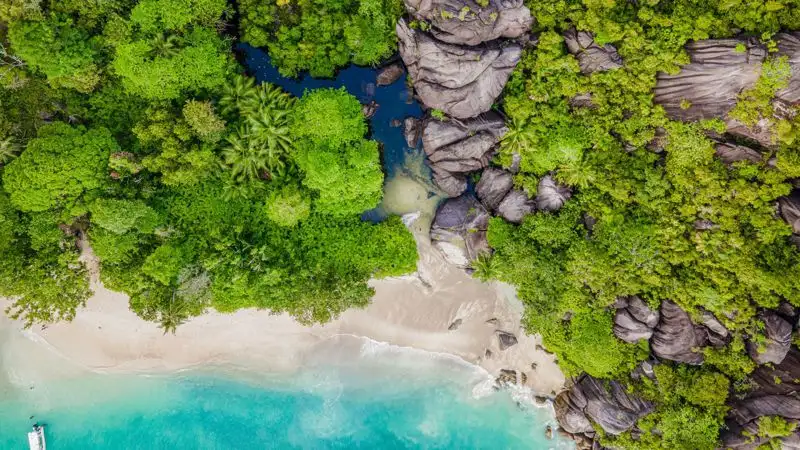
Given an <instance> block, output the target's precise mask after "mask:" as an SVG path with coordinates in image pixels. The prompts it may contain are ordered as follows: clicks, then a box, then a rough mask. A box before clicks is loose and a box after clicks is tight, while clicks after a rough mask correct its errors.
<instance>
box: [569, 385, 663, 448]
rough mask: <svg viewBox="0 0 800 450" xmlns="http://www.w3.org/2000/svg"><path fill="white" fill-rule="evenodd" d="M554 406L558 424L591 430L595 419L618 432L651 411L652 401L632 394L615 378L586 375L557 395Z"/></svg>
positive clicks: (611, 431) (571, 429) (573, 429)
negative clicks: (607, 378) (604, 379)
mask: <svg viewBox="0 0 800 450" xmlns="http://www.w3.org/2000/svg"><path fill="white" fill-rule="evenodd" d="M606 385H607V386H608V388H606ZM555 409H556V418H557V419H558V422H559V424H560V425H561V427H562V428H564V430H566V431H567V432H569V433H586V432H591V431H593V430H592V426H591V422H594V423H596V424H598V425H600V427H602V428H603V430H604V431H605V432H606V433H609V434H614V435H617V434H620V433H623V432H625V431H627V430H629V429H631V428H632V427H633V425H634V424H635V423H636V421H637V420H639V419H640V418H642V417H644V416H646V415H647V414H649V413H650V412H652V411H653V405H652V404H650V403H649V402H646V401H644V400H642V399H640V398H638V397H636V396H634V395H631V394H629V393H628V392H627V389H625V387H624V386H623V385H621V384H620V383H618V382H616V381H608V382H605V381H603V380H598V379H596V378H593V377H591V376H589V375H584V376H583V377H581V379H580V380H578V382H577V383H575V385H574V386H573V387H572V388H571V389H570V390H569V391H565V392H562V393H561V394H559V395H558V397H556V401H555ZM590 421H591V422H590Z"/></svg>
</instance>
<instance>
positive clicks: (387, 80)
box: [375, 63, 406, 86]
mask: <svg viewBox="0 0 800 450" xmlns="http://www.w3.org/2000/svg"><path fill="white" fill-rule="evenodd" d="M404 73H406V71H405V69H403V65H402V64H400V63H394V64H391V65H388V66H386V67H384V68H382V69H380V70H379V71H378V78H377V80H376V82H375V83H376V84H377V85H378V86H389V85H390V84H394V82H395V81H397V80H399V79H400V78H402V77H403V74H404Z"/></svg>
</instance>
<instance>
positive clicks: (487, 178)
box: [475, 168, 514, 211]
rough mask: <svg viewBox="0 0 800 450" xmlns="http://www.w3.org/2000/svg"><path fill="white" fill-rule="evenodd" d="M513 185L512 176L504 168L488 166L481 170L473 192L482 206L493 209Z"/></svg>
mask: <svg viewBox="0 0 800 450" xmlns="http://www.w3.org/2000/svg"><path fill="white" fill-rule="evenodd" d="M512 187H514V176H513V175H511V173H509V172H506V171H505V170H501V169H495V168H489V169H486V170H484V171H483V173H482V174H481V179H480V181H478V184H477V185H476V186H475V193H476V194H477V195H478V198H479V199H480V201H481V202H483V204H484V206H486V207H487V208H488V209H490V210H492V211H494V210H496V209H497V207H498V206H500V202H502V201H503V199H504V198H505V196H506V194H508V193H509V191H511V188H512Z"/></svg>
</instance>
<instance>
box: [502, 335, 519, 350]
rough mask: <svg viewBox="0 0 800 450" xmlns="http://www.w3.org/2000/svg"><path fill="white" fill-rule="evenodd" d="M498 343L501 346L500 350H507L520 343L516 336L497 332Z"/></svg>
mask: <svg viewBox="0 0 800 450" xmlns="http://www.w3.org/2000/svg"><path fill="white" fill-rule="evenodd" d="M497 341H498V344H499V345H500V350H506V349H508V348H509V347H513V346H515V345H517V343H518V342H519V341H518V340H517V337H516V336H514V335H513V334H511V333H508V332H505V331H498V332H497Z"/></svg>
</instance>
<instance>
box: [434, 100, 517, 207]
mask: <svg viewBox="0 0 800 450" xmlns="http://www.w3.org/2000/svg"><path fill="white" fill-rule="evenodd" d="M507 131H508V128H506V125H505V122H503V118H502V117H500V116H499V115H498V114H496V113H487V114H483V115H481V116H479V117H476V118H474V119H468V120H455V119H450V120H445V121H442V120H436V119H433V118H429V119H427V120H426V121H425V124H424V125H423V129H422V147H423V149H424V150H425V154H427V155H428V162H429V163H430V166H431V169H432V170H433V180H434V182H435V183H436V185H437V186H438V187H439V188H440V189H441V190H442V191H443V192H444V193H445V194H447V195H448V196H450V197H457V196H459V195H461V194H462V193H464V191H466V190H467V174H468V173H470V172H475V171H478V170H481V169H483V168H485V167H486V166H488V165H489V161H490V160H491V159H492V156H494V152H495V149H496V147H497V144H498V143H499V142H500V139H501V138H502V137H503V135H505V133H506V132H507Z"/></svg>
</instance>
